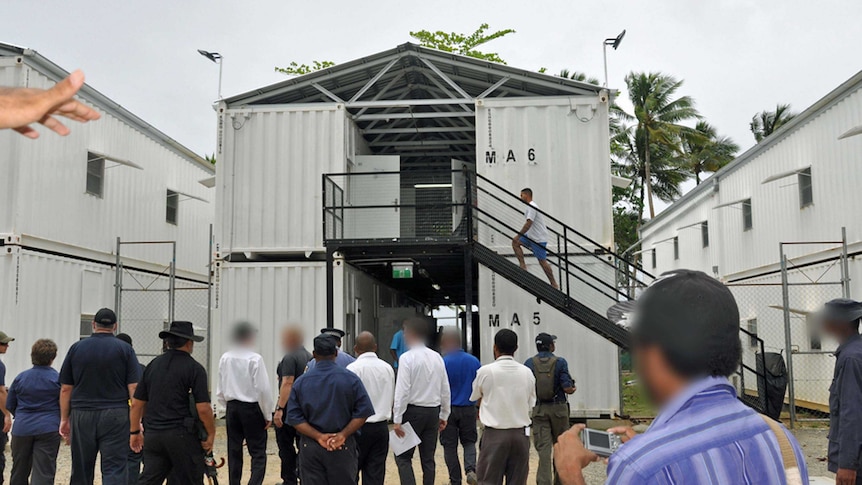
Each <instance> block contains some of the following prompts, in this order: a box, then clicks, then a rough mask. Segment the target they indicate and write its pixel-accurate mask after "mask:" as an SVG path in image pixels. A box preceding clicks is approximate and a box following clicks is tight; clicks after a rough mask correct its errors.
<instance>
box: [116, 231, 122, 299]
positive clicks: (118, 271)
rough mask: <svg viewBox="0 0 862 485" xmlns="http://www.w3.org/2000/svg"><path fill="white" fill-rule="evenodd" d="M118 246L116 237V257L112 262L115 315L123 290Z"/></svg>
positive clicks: (119, 244) (118, 239)
mask: <svg viewBox="0 0 862 485" xmlns="http://www.w3.org/2000/svg"><path fill="white" fill-rule="evenodd" d="M120 247H121V243H120V238H119V237H117V259H116V262H115V263H114V311H115V312H117V313H116V314H117V315H120V305H121V304H122V296H121V294H122V292H123V263H122V262H121V260H120Z"/></svg>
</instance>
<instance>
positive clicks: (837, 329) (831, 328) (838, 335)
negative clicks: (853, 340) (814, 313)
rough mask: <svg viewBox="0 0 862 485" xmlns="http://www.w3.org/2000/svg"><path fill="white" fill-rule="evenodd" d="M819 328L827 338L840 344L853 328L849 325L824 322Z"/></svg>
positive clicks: (830, 321) (832, 321)
mask: <svg viewBox="0 0 862 485" xmlns="http://www.w3.org/2000/svg"><path fill="white" fill-rule="evenodd" d="M821 328H822V329H823V333H824V334H825V335H826V336H827V337H829V338H830V339H832V340H834V341H835V342H838V343H839V344H840V343H841V342H843V341H844V340H846V339H847V336H848V335H849V334H850V330H851V329H852V328H853V327H852V326H851V325H850V324H849V323H845V322H837V321H834V320H826V321H825V322H823V323H822V324H821Z"/></svg>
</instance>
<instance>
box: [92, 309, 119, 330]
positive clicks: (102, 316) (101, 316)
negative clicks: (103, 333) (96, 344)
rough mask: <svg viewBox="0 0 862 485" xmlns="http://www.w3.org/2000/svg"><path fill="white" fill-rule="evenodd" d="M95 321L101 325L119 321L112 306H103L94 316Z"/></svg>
mask: <svg viewBox="0 0 862 485" xmlns="http://www.w3.org/2000/svg"><path fill="white" fill-rule="evenodd" d="M93 321H94V322H96V323H97V324H99V325H103V326H105V327H107V326H110V325H113V324H115V323H117V314H116V313H114V310H111V309H110V308H102V309H101V310H99V311H97V312H96V316H95V317H93Z"/></svg>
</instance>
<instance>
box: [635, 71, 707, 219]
mask: <svg viewBox="0 0 862 485" xmlns="http://www.w3.org/2000/svg"><path fill="white" fill-rule="evenodd" d="M626 85H627V86H628V91H629V99H630V100H631V102H632V105H634V113H633V114H630V115H627V118H628V119H629V120H633V121H637V125H636V127H635V134H634V137H633V139H634V143H635V145H636V146H635V148H636V151H635V154H636V155H637V156H638V158H640V161H641V162H642V166H643V172H644V173H643V181H644V186H645V189H646V199H647V203H648V205H649V215H650V218H654V217H655V206H654V204H653V192H654V189H657V188H658V187H654V186H653V184H654V183H655V182H657V181H658V180H657V179H656V178H654V177H653V170H654V169H653V166H652V165H653V159H656V161H658V157H656V156H655V155H658V154H659V153H662V154H663V155H664V156H667V155H668V153H665V152H671V153H672V152H674V151H676V149H675V147H678V144H679V139H680V136H681V134H683V133H686V132H691V131H692V129H691V128H688V127H686V126H683V125H681V124H680V123H681V122H684V121H687V120H691V119H699V118H700V115H699V114H698V112H697V110H696V109H695V107H694V100H692V99H691V98H690V97H688V96H680V97H678V98H675V96H676V92H677V91H678V90H679V88H680V86H682V81H680V80H677V79H676V78H674V77H673V76H670V75H667V74H662V73H658V72H650V73H635V72H632V73H629V74H628V75H627V76H626ZM665 162H667V161H665ZM672 165H676V164H672ZM677 168H678V167H677ZM683 180H685V177H683V178H682V180H680V181H679V183H681V182H682V181H683ZM664 189H669V190H670V192H674V193H679V185H678V184H677V185H676V186H675V187H667V188H663V190H664Z"/></svg>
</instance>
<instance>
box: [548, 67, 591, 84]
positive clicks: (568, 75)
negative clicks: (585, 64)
mask: <svg viewBox="0 0 862 485" xmlns="http://www.w3.org/2000/svg"><path fill="white" fill-rule="evenodd" d="M557 76H559V77H561V78H564V79H571V80H572V81H580V82H582V83H589V84H595V85H596V86H600V84H599V80H598V79H596V78H594V77H591V76H588V75H586V74H584V73H582V72H580V71H570V70H568V69H563V70H562V71H560V73H559V74H557Z"/></svg>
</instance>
